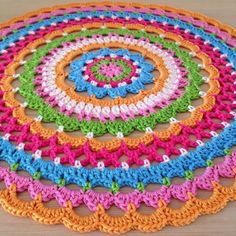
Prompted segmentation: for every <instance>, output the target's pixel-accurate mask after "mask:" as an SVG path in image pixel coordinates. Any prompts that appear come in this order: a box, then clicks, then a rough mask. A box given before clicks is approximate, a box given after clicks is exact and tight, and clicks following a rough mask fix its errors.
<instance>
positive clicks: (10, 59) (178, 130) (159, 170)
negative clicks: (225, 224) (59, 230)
mask: <svg viewBox="0 0 236 236" xmlns="http://www.w3.org/2000/svg"><path fill="white" fill-rule="evenodd" d="M22 19H23V20H22ZM27 24H28V25H27ZM0 28H1V29H0V32H1V33H2V35H4V37H3V39H2V40H1V41H0V51H1V55H0V62H1V63H0V79H1V91H0V100H1V102H0V110H1V114H0V120H1V126H0V131H1V132H2V133H3V136H2V137H1V138H0V150H1V151H0V160H4V161H6V162H7V163H8V165H9V166H10V169H7V168H0V179H2V180H4V181H5V183H6V188H7V190H3V191H0V199H1V201H0V202H1V205H3V206H4V207H5V208H6V209H8V210H9V211H10V212H13V213H15V212H18V213H17V214H21V215H33V217H34V218H35V219H37V220H39V221H41V222H47V223H48V222H50V223H63V224H65V225H66V226H67V227H69V228H72V229H75V230H79V231H83V232H84V231H90V230H95V229H100V230H103V231H106V232H116V233H117V232H119V233H121V232H126V231H128V230H130V229H140V230H143V231H154V230H158V229H161V228H162V227H164V226H165V225H167V224H172V225H182V224H187V223H190V222H191V221H192V220H193V219H195V218H196V216H198V215H199V214H203V213H212V212H215V211H217V210H218V209H220V208H222V207H223V206H224V205H225V203H226V202H227V201H229V200H233V199H236V195H235V192H236V191H235V186H231V187H223V186H221V184H220V181H219V177H221V176H223V177H228V178H233V177H235V166H236V164H235V153H233V154H231V150H230V149H231V148H232V146H233V145H235V143H236V138H235V128H236V126H235V125H236V123H235V122H236V121H235V119H234V117H235V109H236V104H235V98H236V94H235V89H236V84H235V79H236V72H235V68H236V63H235V57H236V52H235V48H234V47H235V46H236V41H235V39H234V38H233V37H235V35H236V32H235V30H234V29H232V28H230V27H228V26H224V25H222V24H221V23H219V22H216V21H214V20H212V19H209V18H207V17H205V16H202V15H200V14H194V13H191V12H187V11H183V10H176V9H173V8H168V7H160V6H148V5H146V6H145V5H135V4H125V3H110V2H108V3H96V4H94V3H88V4H83V5H78V4H70V5H65V6H59V7H55V8H48V9H45V10H44V9H43V10H41V11H38V12H34V13H30V14H27V15H25V16H24V17H23V18H17V19H15V20H12V21H10V22H7V23H5V24H1V25H0ZM36 32H37V33H36ZM114 48H115V49H114ZM97 50H98V51H97ZM104 51H106V54H105V55H102V56H101V57H100V56H99V53H102V52H104ZM118 53H119V55H116V54H118ZM137 53H138V54H137ZM137 55H138V56H137ZM134 57H135V58H136V59H135V58H134ZM150 59H151V61H152V62H153V63H152V65H153V66H152V65H150V64H149V62H148V61H147V63H146V62H145V61H146V60H150ZM196 60H198V62H196ZM199 60H200V64H198V63H199ZM20 66H22V67H23V71H22V72H21V73H19V74H18V73H17V71H18V69H19V67H20ZM67 66H70V67H71V70H70V71H69V73H67V72H66V67H67ZM154 69H157V70H158V71H159V72H160V76H159V77H155V76H154V74H153V76H151V72H153V70H154ZM203 72H204V73H208V75H209V76H206V77H204V76H203ZM134 73H136V74H134ZM142 73H144V74H142ZM85 75H86V76H85ZM143 75H144V76H143ZM67 76H68V78H69V79H71V80H72V81H73V82H74V85H75V86H74V87H70V86H69V85H68V81H67ZM84 76H85V77H84ZM132 76H135V77H137V78H135V79H133V80H134V81H133V80H131V78H132ZM14 80H15V81H18V82H19V89H18V88H14V83H13V81H14ZM136 81H139V84H137V83H138V82H136ZM128 82H129V83H128ZM152 83H153V84H154V86H153V87H151V88H150V87H149V86H150V85H151V84H152ZM147 84H149V86H147ZM109 85H111V86H109ZM203 85H204V86H206V85H208V89H206V92H205V91H202V86H203ZM132 86H133V87H132ZM80 92H87V95H84V94H80ZM128 93H132V94H128ZM18 95H21V96H22V98H21V102H20V101H19V96H18ZM107 95H109V96H110V97H111V98H113V99H110V100H106V99H104V98H105V96H107ZM121 97H122V98H121ZM200 97H202V99H203V102H202V104H200V105H194V104H195V103H196V102H195V100H196V99H199V98H200ZM22 100H23V102H22ZM29 109H30V110H35V111H36V113H35V114H36V116H35V117H31V116H30V115H29V113H28V111H29ZM184 112H188V115H189V116H190V117H189V118H183V119H180V120H177V119H176V118H177V117H178V116H179V114H182V113H184ZM50 122H52V123H54V124H55V125H56V126H57V128H56V129H55V128H48V127H46V126H47V124H46V123H50ZM161 123H167V124H168V126H169V127H168V128H166V127H165V128H164V129H162V130H158V129H160V127H161V126H160V124H161ZM155 129H157V130H155ZM78 130H80V131H82V133H83V134H82V135H79V136H78V134H76V136H74V135H75V134H74V133H69V131H78ZM135 130H139V131H141V132H145V134H139V135H137V137H132V135H133V132H134V131H135ZM107 133H110V134H112V135H114V136H116V137H115V138H111V140H110V139H109V140H108V141H105V140H101V139H100V138H97V137H95V136H103V135H104V134H107ZM160 149H161V150H160ZM192 149H193V150H192ZM83 155H84V156H85V158H84V159H82V160H81V156H83ZM173 155H174V156H173ZM47 156H48V157H49V158H50V160H44V159H45V158H46V157H47ZM123 156H125V157H126V158H127V160H125V161H123V160H122V157H123ZM219 156H222V159H224V162H222V163H220V164H214V160H215V158H216V157H219ZM155 161H157V162H161V163H159V164H157V165H156V164H154V162H155ZM63 164H69V166H64V165H63ZM89 164H91V165H92V168H91V169H90V168H86V166H87V165H89ZM133 164H137V165H139V167H138V168H133V166H132V165H133ZM109 166H114V167H115V169H110V168H109ZM200 167H204V168H206V170H205V173H204V174H202V175H201V176H200V177H197V176H195V172H194V171H195V170H196V169H197V168H200ZM19 170H24V171H26V172H28V173H29V174H30V175H31V177H27V178H26V177H20V176H19V175H18V173H17V172H18V171H19ZM175 177H181V178H184V179H185V180H184V183H183V184H181V185H174V184H173V182H172V180H173V179H174V178H175ZM41 179H48V180H51V181H52V182H53V183H54V184H56V185H52V186H50V187H49V186H46V185H44V184H43V183H42V182H41ZM150 183H158V184H161V185H162V187H161V189H160V190H157V191H155V192H153V193H152V192H150V191H147V190H146V189H147V186H148V184H150ZM69 184H76V185H78V186H79V190H70V189H69V188H68V187H67V185H69ZM96 186H103V187H105V188H108V189H109V192H105V193H97V192H96V190H94V189H93V188H94V187H96ZM125 186H129V187H132V188H134V189H135V190H134V191H132V192H131V193H128V194H122V192H121V190H120V189H121V188H122V187H125ZM198 189H206V190H209V191H213V192H214V194H213V196H212V197H211V198H210V199H207V200H205V201H204V203H203V201H202V200H199V199H198V198H197V197H196V196H197V191H198ZM25 190H28V191H29V193H30V195H31V197H32V201H31V202H30V203H29V204H28V203H27V204H25V203H24V204H22V203H21V201H20V200H18V199H17V197H16V194H17V193H18V192H22V191H25ZM173 198H177V199H179V200H181V201H183V202H185V205H184V207H183V208H181V209H180V210H172V209H171V208H170V207H169V206H168V204H169V203H170V202H171V199H173ZM52 199H57V201H58V202H59V204H60V205H61V206H62V208H60V209H56V210H55V211H50V210H49V209H46V208H45V206H44V205H43V203H42V202H46V201H49V200H52ZM141 203H145V204H146V205H148V206H152V207H154V208H156V209H157V208H158V210H157V211H156V212H155V213H153V214H152V215H150V216H143V215H142V214H140V213H138V212H137V209H138V208H139V207H140V204H141ZM81 204H85V205H86V206H87V207H88V208H89V209H90V210H91V211H93V212H94V213H93V214H92V215H91V216H89V217H88V219H87V218H86V219H87V220H86V225H85V224H84V222H85V221H84V219H85V218H83V217H80V216H75V213H74V211H73V208H74V207H77V206H79V205H81ZM112 205H116V206H117V207H119V208H120V209H122V210H124V211H125V212H126V215H125V216H122V217H120V218H119V219H116V218H114V217H110V216H109V215H107V213H106V209H109V208H110V207H111V206H112ZM196 206H197V207H196ZM206 206H207V207H206ZM206 209H207V210H206ZM45 212H46V214H45ZM15 214H16V213H15ZM180 219H181V220H180ZM127 222H129V224H127ZM88 225H89V226H88Z"/></svg>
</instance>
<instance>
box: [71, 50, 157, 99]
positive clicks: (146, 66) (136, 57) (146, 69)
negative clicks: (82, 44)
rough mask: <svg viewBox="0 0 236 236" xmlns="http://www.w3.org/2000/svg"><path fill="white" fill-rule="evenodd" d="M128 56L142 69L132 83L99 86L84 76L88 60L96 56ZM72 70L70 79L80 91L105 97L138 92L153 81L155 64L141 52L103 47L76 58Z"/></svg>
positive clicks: (123, 95)
mask: <svg viewBox="0 0 236 236" xmlns="http://www.w3.org/2000/svg"><path fill="white" fill-rule="evenodd" d="M112 54H114V55H116V56H121V57H124V56H127V57H128V58H129V60H131V61H132V62H136V64H137V65H138V67H139V69H140V70H141V72H140V74H139V76H137V80H134V81H133V82H132V83H131V84H126V85H122V86H120V87H116V88H106V87H98V86H96V85H93V84H91V82H88V81H87V80H85V79H84V78H83V71H82V70H81V68H83V67H84V66H85V65H86V62H87V61H89V60H94V59H95V58H99V57H103V56H110V55H112ZM70 68H71V71H70V73H69V76H68V79H69V80H71V81H73V82H74V83H75V85H76V90H77V91H78V92H83V91H87V92H88V94H89V95H95V96H96V97H97V98H103V97H105V96H106V95H108V96H110V97H111V98H116V97H118V96H120V97H126V95H127V93H133V94H137V93H139V91H140V90H142V89H144V85H145V84H149V83H152V82H153V75H152V74H151V73H150V72H152V71H153V70H154V66H153V65H152V64H150V63H148V62H146V60H145V58H144V57H143V56H142V55H141V54H139V53H131V52H129V50H127V49H126V50H124V49H119V50H111V49H109V48H103V49H100V50H98V51H94V52H88V53H86V54H83V55H82V56H81V57H80V58H79V60H75V61H73V62H72V63H71V65H70Z"/></svg>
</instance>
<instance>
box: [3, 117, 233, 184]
mask: <svg viewBox="0 0 236 236" xmlns="http://www.w3.org/2000/svg"><path fill="white" fill-rule="evenodd" d="M235 133H236V120H234V121H233V122H232V123H231V124H230V126H228V127H226V128H225V129H224V130H223V132H222V133H220V134H219V135H218V136H217V137H213V138H212V139H211V140H210V141H209V142H207V143H205V145H204V146H198V147H197V148H196V149H195V150H194V151H192V152H189V153H188V154H186V155H181V156H179V157H178V158H176V159H174V160H170V161H169V162H166V163H160V164H159V165H151V166H150V167H149V168H146V167H141V168H138V169H128V170H124V169H122V168H117V169H114V170H110V169H109V168H104V169H102V170H100V169H97V168H93V169H86V168H83V167H81V168H75V167H68V166H62V165H60V164H55V163H54V162H52V161H45V160H42V159H36V160H34V159H33V158H32V156H31V155H30V154H27V153H26V152H25V151H24V150H17V149H16V147H15V146H14V145H13V144H11V143H10V142H9V141H7V140H4V139H2V138H1V139H0V160H4V161H7V162H8V163H9V165H15V164H16V163H18V165H19V166H18V169H19V170H25V171H27V172H29V173H30V175H34V174H35V173H36V172H40V174H41V176H42V177H43V178H44V179H49V180H51V181H52V182H54V183H56V184H58V183H60V181H61V180H62V179H63V180H65V184H77V185H79V186H82V187H85V186H86V185H87V184H88V182H89V183H90V184H91V186H92V187H95V186H104V187H107V188H111V186H112V183H113V182H116V183H118V184H119V186H120V187H122V186H130V187H133V188H137V185H138V183H140V182H141V183H143V184H144V185H145V186H146V185H147V184H149V183H158V184H163V179H164V178H169V179H170V180H171V179H172V178H174V177H184V176H185V172H186V171H194V170H195V169H197V168H201V167H206V166H207V161H208V160H213V159H214V158H216V157H219V156H223V155H225V153H224V150H225V149H230V148H231V147H232V146H233V145H235V144H236V136H235Z"/></svg>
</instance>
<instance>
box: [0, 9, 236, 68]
mask: <svg viewBox="0 0 236 236" xmlns="http://www.w3.org/2000/svg"><path fill="white" fill-rule="evenodd" d="M100 15H103V16H105V17H107V18H111V17H114V16H117V17H120V18H123V19H124V18H125V17H127V16H128V17H130V18H131V19H138V18H140V17H142V18H143V19H144V20H146V21H151V20H152V21H156V22H160V23H163V22H166V23H168V24H170V25H174V26H175V25H178V26H179V27H180V28H183V29H187V30H189V31H190V32H191V33H193V34H194V35H199V36H200V37H201V38H202V39H204V40H205V41H209V42H210V43H211V44H212V45H213V46H214V47H217V48H219V50H220V51H221V52H222V53H223V54H226V56H227V58H228V60H229V61H230V62H231V63H232V64H233V65H234V68H236V51H234V50H233V49H232V48H231V47H229V46H228V45H227V44H226V43H224V42H222V40H221V39H219V38H217V37H216V36H215V35H213V34H210V33H207V32H206V31H204V29H202V28H197V27H195V26H194V25H192V24H190V23H189V22H184V21H181V20H179V19H173V18H168V17H166V16H157V15H154V14H145V13H142V14H141V13H134V12H116V11H110V12H108V11H91V12H78V13H75V14H68V15H64V16H56V17H53V18H52V19H46V20H42V21H40V22H37V23H35V24H31V25H29V26H26V27H25V28H22V29H20V30H18V31H17V32H15V33H13V34H11V35H9V36H8V37H6V38H5V39H4V40H3V41H2V42H0V51H1V50H4V49H6V48H8V47H9V45H10V44H11V43H14V42H16V41H17V40H18V39H19V38H20V37H22V36H26V35H28V33H29V32H30V31H35V30H38V29H39V28H40V27H42V26H49V25H50V24H52V23H54V22H56V23H59V22H62V21H63V20H73V19H75V18H77V17H80V18H87V17H88V16H91V17H99V16H100Z"/></svg>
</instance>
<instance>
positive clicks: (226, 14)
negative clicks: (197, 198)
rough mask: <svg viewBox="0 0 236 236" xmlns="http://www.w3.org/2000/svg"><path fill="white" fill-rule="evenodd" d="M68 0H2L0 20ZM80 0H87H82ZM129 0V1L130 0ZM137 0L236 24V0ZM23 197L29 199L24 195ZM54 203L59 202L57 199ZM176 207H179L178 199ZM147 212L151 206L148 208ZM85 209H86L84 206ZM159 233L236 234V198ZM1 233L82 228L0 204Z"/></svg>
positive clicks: (56, 235) (14, 235) (31, 234)
mask: <svg viewBox="0 0 236 236" xmlns="http://www.w3.org/2000/svg"><path fill="white" fill-rule="evenodd" d="M69 2H70V1H67V0H40V1H36V0H0V22H3V21H5V20H8V19H10V18H12V17H15V16H19V15H22V14H24V13H27V12H28V11H32V10H35V9H39V8H41V7H47V6H52V5H55V4H63V3H69ZM76 2H85V1H79V0H77V1H76ZM126 2H128V1H126ZM136 2H140V3H141V2H143V3H156V4H163V5H171V6H174V7H179V8H185V9H189V10H193V11H197V12H201V13H203V14H205V15H208V16H210V17H213V18H216V19H218V20H220V21H222V22H223V23H225V24H229V25H231V26H233V27H235V26H236V0H225V1H222V0H195V1H189V0H159V1H155V0H149V1H144V0H136ZM21 198H22V199H27V196H25V195H23V197H21ZM52 205H54V206H55V204H54V203H53V204H52ZM174 207H178V204H177V203H175V204H174ZM144 210H145V213H148V212H149V209H144ZM82 213H83V214H84V213H85V210H82ZM118 214H119V211H117V210H113V215H118ZM141 234H142V233H140V232H136V231H134V232H129V233H127V235H141ZM155 234H158V235H159V236H170V235H175V236H180V235H181V236H189V235H191V236H200V235H201V236H207V235H214V236H218V235H219V236H221V235H223V234H225V235H227V236H235V235H236V202H233V203H232V202H231V203H229V204H228V205H227V206H226V207H225V209H223V210H222V211H221V212H219V213H218V214H216V215H210V216H209V215H208V216H201V217H200V218H198V219H197V220H196V221H195V222H194V223H192V224H191V225H188V226H184V227H180V228H173V227H166V228H165V229H164V230H162V231H160V232H156V233H153V235H155ZM0 235H4V236H20V235H24V236H47V235H50V236H60V235H68V236H70V235H71V236H73V235H78V232H71V231H69V230H67V229H66V228H65V227H64V226H62V225H55V226H47V225H40V224H39V223H37V222H34V221H32V220H31V219H26V218H18V217H14V216H12V215H9V214H8V213H6V212H4V211H3V209H2V208H0ZM89 235H97V236H99V235H105V234H104V233H100V232H93V233H89Z"/></svg>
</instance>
